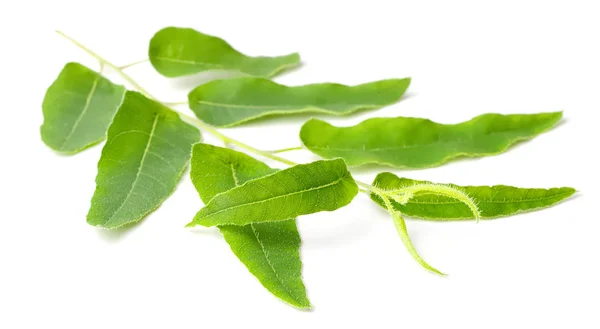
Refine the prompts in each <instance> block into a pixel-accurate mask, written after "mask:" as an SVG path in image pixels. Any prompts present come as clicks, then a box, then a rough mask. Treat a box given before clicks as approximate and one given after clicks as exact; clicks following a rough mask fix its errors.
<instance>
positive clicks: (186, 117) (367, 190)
mask: <svg viewBox="0 0 600 329" xmlns="http://www.w3.org/2000/svg"><path fill="white" fill-rule="evenodd" d="M56 33H58V34H59V35H61V36H62V37H64V38H66V39H67V40H69V41H71V42H72V43H73V44H75V45H76V46H77V47H79V48H81V49H82V50H83V51H85V52H86V53H88V54H90V55H91V56H92V57H94V58H96V59H97V60H98V61H99V62H100V63H101V64H104V65H106V66H108V67H110V68H111V69H113V70H114V71H115V72H117V73H118V74H119V75H120V76H121V77H122V78H123V79H125V80H127V82H129V83H130V84H131V85H132V86H133V87H134V88H136V89H137V90H138V91H139V92H141V93H142V94H144V96H146V97H148V98H150V99H153V100H155V101H158V100H157V99H156V97H154V96H152V94H150V93H149V92H148V91H146V89H144V88H143V87H142V86H141V85H140V84H138V83H137V82H136V81H135V80H133V78H132V77H131V76H129V74H127V73H125V72H123V70H122V68H121V67H119V66H116V65H115V64H113V63H111V62H109V61H108V60H106V59H104V58H103V57H101V56H100V55H98V54H96V53H95V52H93V51H91V50H90V49H88V48H87V47H86V46H84V45H82V44H81V43H79V42H78V41H77V40H75V39H73V38H71V37H69V36H68V35H66V34H64V33H63V32H61V31H56ZM162 104H164V105H165V106H168V105H167V104H171V105H172V104H174V103H162ZM169 108H170V109H171V110H172V111H174V112H176V113H177V114H179V116H180V117H181V119H182V120H184V121H186V122H187V123H189V124H192V125H194V126H196V127H198V128H199V129H201V130H204V131H206V132H208V133H209V134H211V135H213V136H215V137H217V138H219V139H221V140H222V141H223V142H224V143H225V144H231V145H235V146H237V147H239V148H241V149H244V150H246V151H249V152H252V153H254V154H258V155H261V156H263V157H265V158H268V159H271V160H274V161H277V162H281V163H284V164H287V165H290V166H295V165H297V163H296V162H293V161H290V160H288V159H285V158H282V157H279V156H277V155H275V154H273V153H277V152H268V151H262V150H259V149H257V148H254V147H252V146H250V145H248V144H245V143H242V142H240V141H238V140H235V139H233V138H231V137H229V136H226V135H224V134H222V133H221V132H219V131H218V130H217V129H215V128H214V127H213V126H211V125H209V124H207V123H205V122H203V121H201V120H200V119H198V118H195V117H192V116H190V115H187V114H185V113H182V112H180V111H177V110H175V109H173V108H171V107H169ZM356 184H358V185H360V186H363V187H365V189H360V191H361V192H363V193H365V194H367V195H369V194H370V191H372V190H374V189H376V190H379V189H377V188H376V187H374V186H371V185H369V184H366V183H362V182H359V181H356Z"/></svg>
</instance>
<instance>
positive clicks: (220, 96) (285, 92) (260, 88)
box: [188, 77, 410, 127]
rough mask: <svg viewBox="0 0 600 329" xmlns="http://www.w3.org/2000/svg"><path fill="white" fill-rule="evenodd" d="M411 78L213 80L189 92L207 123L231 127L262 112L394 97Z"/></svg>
mask: <svg viewBox="0 0 600 329" xmlns="http://www.w3.org/2000/svg"><path fill="white" fill-rule="evenodd" d="M409 84H410V78H405V79H389V80H381V81H375V82H370V83H365V84H361V85H357V86H345V85H341V84H335V83H318V84H310V85H305V86H297V87H288V86H284V85H280V84H277V83H275V82H273V81H271V80H268V79H263V78H252V77H243V78H235V79H223V80H214V81H211V82H209V83H206V84H203V85H200V86H199V87H197V88H196V89H194V90H192V91H191V92H190V93H189V95H188V100H189V105H190V108H191V109H192V110H193V111H194V113H195V114H196V116H197V117H198V118H200V119H201V120H203V121H204V122H206V123H209V124H211V125H213V126H219V127H230V126H235V125H238V124H240V123H243V122H246V121H250V120H254V119H257V118H260V117H264V116H272V115H285V114H297V113H326V114H332V115H345V114H350V113H353V112H356V111H359V110H367V109H376V108H380V107H383V106H386V105H390V104H393V103H395V102H396V101H398V100H399V99H400V97H402V95H403V94H404V92H405V91H406V89H407V88H408V86H409Z"/></svg>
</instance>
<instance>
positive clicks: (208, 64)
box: [148, 27, 300, 78]
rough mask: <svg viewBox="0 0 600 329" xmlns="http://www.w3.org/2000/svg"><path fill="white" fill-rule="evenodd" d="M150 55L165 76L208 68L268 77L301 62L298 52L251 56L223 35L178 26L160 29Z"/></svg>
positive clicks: (156, 67) (155, 65)
mask: <svg viewBox="0 0 600 329" xmlns="http://www.w3.org/2000/svg"><path fill="white" fill-rule="evenodd" d="M148 56H149V58H150V62H151V63H152V66H154V68H155V69H156V70H157V71H158V72H159V73H160V74H162V75H164V76H166V77H178V76H183V75H190V74H194V73H199V72H203V71H208V70H235V71H240V72H243V73H245V74H248V75H253V76H259V77H267V78H268V77H271V76H274V75H275V74H277V73H279V72H281V71H283V70H285V69H287V68H291V67H294V66H297V65H299V64H300V56H299V55H298V54H289V55H286V56H277V57H264V56H259V57H250V56H246V55H244V54H242V53H240V52H239V51H237V50H235V49H234V48H233V47H232V46H230V45H229V44H228V43H227V42H226V41H225V40H223V39H221V38H217V37H214V36H211V35H208V34H204V33H201V32H198V31H196V30H193V29H187V28H178V27H167V28H164V29H162V30H160V31H158V32H157V33H156V34H155V35H154V37H153V38H152V40H150V49H149V50H148Z"/></svg>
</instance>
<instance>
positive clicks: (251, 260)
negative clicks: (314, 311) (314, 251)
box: [190, 144, 310, 308]
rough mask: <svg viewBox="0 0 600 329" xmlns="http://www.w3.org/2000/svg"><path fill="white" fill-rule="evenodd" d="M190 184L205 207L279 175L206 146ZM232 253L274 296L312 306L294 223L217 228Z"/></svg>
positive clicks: (197, 150)
mask: <svg viewBox="0 0 600 329" xmlns="http://www.w3.org/2000/svg"><path fill="white" fill-rule="evenodd" d="M190 163H191V173H190V176H191V178H192V182H193V184H194V186H195V187H196V190H198V193H199V194H200V198H201V199H202V201H203V202H204V203H209V202H210V200H212V198H214V197H215V195H217V194H219V193H223V192H226V191H229V190H230V189H232V188H235V187H237V186H240V185H241V184H244V183H245V182H247V181H249V180H252V179H256V178H260V177H263V176H267V175H270V174H272V173H274V172H275V171H277V170H276V169H271V168H269V167H268V166H267V165H266V164H264V163H262V162H260V161H258V160H256V159H254V158H252V157H250V156H248V155H246V154H244V153H240V152H237V151H233V150H230V149H225V148H221V147H216V146H212V145H208V144H196V145H194V147H193V149H192V159H191V161H190ZM219 230H220V231H221V233H222V234H223V237H224V238H225V241H227V243H228V244H229V246H230V247H231V250H232V251H233V253H234V254H235V255H236V256H237V257H238V259H239V260H240V261H241V262H242V263H244V265H245V266H246V268H248V270H249V271H250V273H252V274H253V275H254V276H255V277H256V278H257V279H258V280H259V281H260V283H261V284H262V285H263V286H264V287H265V288H267V289H268V290H269V291H270V292H271V293H272V294H273V295H275V296H277V297H279V298H281V299H282V300H284V301H285V302H287V303H290V304H291V305H293V306H296V307H299V308H308V307H310V302H309V300H308V297H307V296H306V289H305V287H304V283H303V282H302V261H301V260H300V243H301V239H300V234H299V233H298V229H297V227H296V221H295V220H294V219H289V220H284V221H278V222H270V223H254V224H248V225H244V226H238V225H223V226H219Z"/></svg>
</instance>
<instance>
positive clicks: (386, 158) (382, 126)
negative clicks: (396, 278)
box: [300, 112, 562, 168]
mask: <svg viewBox="0 0 600 329" xmlns="http://www.w3.org/2000/svg"><path fill="white" fill-rule="evenodd" d="M561 117H562V112H554V113H539V114H512V115H502V114H483V115H480V116H477V117H475V118H473V119H471V120H469V121H466V122H462V123H459V124H440V123H435V122H433V121H431V120H427V119H419V118H406V117H397V118H374V119H368V120H365V121H363V122H361V123H359V124H358V125H356V126H352V127H334V126H332V125H330V124H329V123H327V122H324V121H321V120H318V119H311V120H309V121H308V122H306V123H305V124H304V125H303V126H302V129H301V131H300V139H301V140H302V143H303V144H304V146H305V147H306V148H307V149H309V150H310V151H311V152H313V153H315V154H317V155H319V156H321V157H324V158H335V157H341V158H343V159H344V160H346V162H347V163H348V165H350V166H358V165H363V164H368V163H377V164H383V165H389V166H393V167H397V168H427V167H433V166H438V165H441V164H443V163H446V162H448V161H450V160H451V159H454V158H458V157H482V156H487V155H494V154H499V153H502V152H504V151H506V150H507V149H508V148H509V147H510V146H511V145H513V144H515V143H517V142H519V141H523V140H527V139H531V138H533V137H534V136H536V135H538V134H540V133H542V132H544V131H547V130H549V129H550V128H552V127H553V126H554V125H555V124H556V123H557V122H558V121H559V120H560V119H561Z"/></svg>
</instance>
